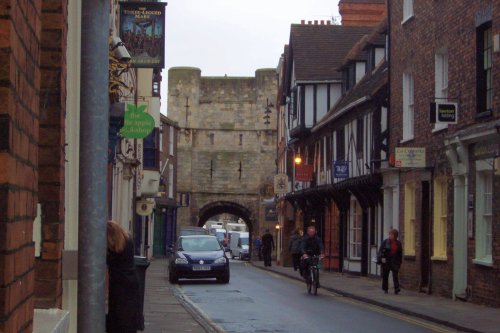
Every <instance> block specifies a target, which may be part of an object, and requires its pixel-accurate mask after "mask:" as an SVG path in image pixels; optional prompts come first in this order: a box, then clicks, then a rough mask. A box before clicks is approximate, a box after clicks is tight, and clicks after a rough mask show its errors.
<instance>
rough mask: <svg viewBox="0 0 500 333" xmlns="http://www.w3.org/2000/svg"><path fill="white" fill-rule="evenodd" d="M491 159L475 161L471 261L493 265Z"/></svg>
mask: <svg viewBox="0 0 500 333" xmlns="http://www.w3.org/2000/svg"><path fill="white" fill-rule="evenodd" d="M492 166H493V159H491V158H490V159H485V160H479V161H476V200H475V211H476V216H475V217H476V228H475V229H476V230H475V232H476V242H475V243H476V248H475V259H473V263H475V264H480V265H484V266H493V255H492V252H493V235H492V227H493V167H492Z"/></svg>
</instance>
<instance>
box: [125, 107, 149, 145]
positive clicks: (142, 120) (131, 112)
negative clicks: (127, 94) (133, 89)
mask: <svg viewBox="0 0 500 333" xmlns="http://www.w3.org/2000/svg"><path fill="white" fill-rule="evenodd" d="M146 108H147V106H146V105H135V104H127V111H125V121H124V125H123V127H122V128H121V130H120V135H121V136H122V137H124V138H128V139H144V138H145V137H147V136H148V135H149V134H150V133H151V132H152V131H153V129H154V128H155V120H154V119H153V117H152V116H151V115H150V114H149V113H147V112H146Z"/></svg>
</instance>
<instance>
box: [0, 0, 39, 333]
mask: <svg viewBox="0 0 500 333" xmlns="http://www.w3.org/2000/svg"><path fill="white" fill-rule="evenodd" d="M40 23H41V1H36V0H26V1H6V0H2V1H0V63H1V64H2V66H1V67H0V127H1V130H0V331H1V332H5V333H11V332H24V331H26V332H30V331H31V329H32V320H33V305H34V302H33V292H34V243H33V241H32V236H33V220H34V218H35V215H36V203H37V201H38V199H37V197H38V193H37V181H38V179H37V178H38V169H37V165H38V155H37V142H38V122H39V115H38V112H39V109H38V107H39V89H40V88H39V82H40V68H39V59H40V56H39V47H40V32H41V30H40Z"/></svg>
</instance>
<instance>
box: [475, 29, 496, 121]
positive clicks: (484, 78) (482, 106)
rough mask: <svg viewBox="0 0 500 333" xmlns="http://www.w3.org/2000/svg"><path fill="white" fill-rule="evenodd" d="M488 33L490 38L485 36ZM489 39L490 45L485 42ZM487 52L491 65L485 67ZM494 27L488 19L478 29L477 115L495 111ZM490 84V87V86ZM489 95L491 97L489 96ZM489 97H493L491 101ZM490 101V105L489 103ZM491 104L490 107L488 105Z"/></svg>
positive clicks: (482, 115) (481, 115)
mask: <svg viewBox="0 0 500 333" xmlns="http://www.w3.org/2000/svg"><path fill="white" fill-rule="evenodd" d="M487 33H488V35H489V38H485V35H486V34H487ZM487 40H488V41H489V43H488V45H485V43H486V42H487ZM486 52H488V53H489V56H488V59H489V61H487V62H488V63H489V67H487V68H485V66H486V65H485V61H484V60H485V57H486ZM492 68H493V29H492V22H491V21H488V22H486V23H484V24H482V25H480V26H479V27H477V29H476V107H477V110H476V111H477V117H485V116H490V115H492V113H493V105H492V102H493V75H492ZM488 85H489V87H488ZM488 96H489V97H488ZM489 99H491V100H490V101H489ZM488 102H489V103H490V105H488ZM488 106H489V107H488Z"/></svg>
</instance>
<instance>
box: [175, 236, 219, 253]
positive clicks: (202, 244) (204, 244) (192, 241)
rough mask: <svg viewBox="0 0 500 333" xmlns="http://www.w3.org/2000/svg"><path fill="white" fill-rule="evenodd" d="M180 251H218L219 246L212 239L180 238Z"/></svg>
mask: <svg viewBox="0 0 500 333" xmlns="http://www.w3.org/2000/svg"><path fill="white" fill-rule="evenodd" d="M179 250H180V251H192V252H198V251H200V252H201V251H219V250H220V244H219V242H218V241H217V239H215V238H212V237H206V238H205V237H203V238H182V239H181V241H180V244H179Z"/></svg>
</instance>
